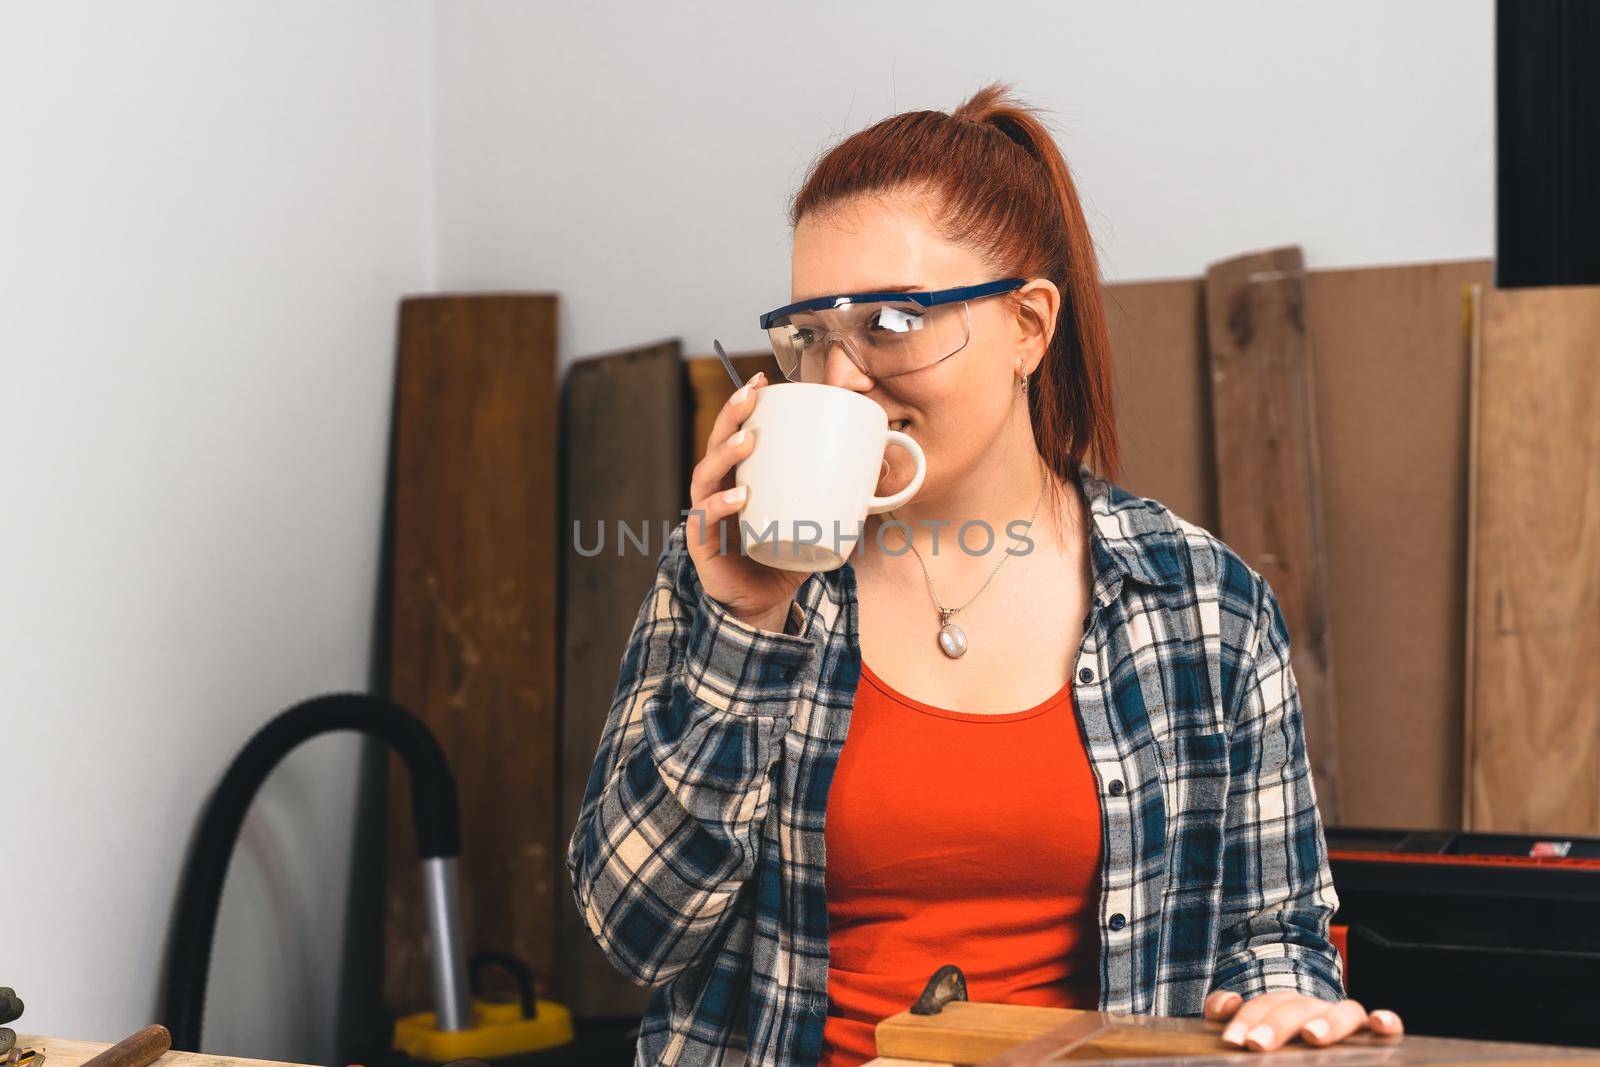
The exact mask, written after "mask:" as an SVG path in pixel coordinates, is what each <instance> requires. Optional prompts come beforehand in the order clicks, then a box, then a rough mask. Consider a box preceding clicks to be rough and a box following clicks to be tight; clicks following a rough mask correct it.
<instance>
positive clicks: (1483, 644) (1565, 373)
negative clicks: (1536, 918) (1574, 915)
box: [1464, 287, 1600, 834]
mask: <svg viewBox="0 0 1600 1067" xmlns="http://www.w3.org/2000/svg"><path fill="white" fill-rule="evenodd" d="M1472 306H1473V308H1474V310H1475V314H1474V316H1473V320H1472V321H1473V353H1474V377H1473V407H1474V429H1473V441H1474V450H1473V481H1472V485H1473V492H1472V501H1471V516H1470V534H1469V536H1470V538H1471V547H1470V551H1469V555H1470V561H1469V571H1468V573H1469V574H1470V575H1471V592H1470V596H1471V601H1470V603H1471V606H1470V610H1469V620H1470V621H1469V626H1470V634H1469V638H1468V642H1469V645H1468V656H1469V658H1468V671H1469V675H1468V682H1467V685H1468V690H1469V693H1470V699H1469V703H1468V707H1467V726H1466V746H1465V756H1464V758H1465V777H1466V791H1465V793H1466V795H1465V799H1464V815H1465V821H1466V824H1467V826H1468V828H1469V829H1472V830H1481V831H1504V832H1512V833H1539V834H1564V833H1571V834H1596V833H1600V655H1597V654H1596V653H1597V650H1600V358H1597V353H1600V287H1581V288H1578V287H1557V288H1549V289H1480V290H1478V291H1476V292H1475V294H1474V300H1473V304H1472Z"/></svg>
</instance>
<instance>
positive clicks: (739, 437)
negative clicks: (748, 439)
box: [728, 430, 745, 448]
mask: <svg viewBox="0 0 1600 1067" xmlns="http://www.w3.org/2000/svg"><path fill="white" fill-rule="evenodd" d="M744 436H745V435H744V431H743V430H740V431H739V432H738V433H736V434H734V435H733V436H732V437H730V438H728V443H729V444H730V445H733V446H734V447H735V448H737V447H738V446H739V445H742V444H744Z"/></svg>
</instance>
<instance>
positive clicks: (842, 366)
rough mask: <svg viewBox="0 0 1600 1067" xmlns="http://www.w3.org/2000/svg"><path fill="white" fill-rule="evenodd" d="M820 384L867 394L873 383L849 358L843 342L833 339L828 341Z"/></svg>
mask: <svg viewBox="0 0 1600 1067" xmlns="http://www.w3.org/2000/svg"><path fill="white" fill-rule="evenodd" d="M822 384H824V385H837V386H838V387H839V388H841V389H849V390H852V391H854V392H857V393H867V392H871V391H872V385H873V381H872V379H871V378H870V377H869V376H867V375H866V374H863V373H862V371H861V368H860V367H858V366H856V364H855V361H854V360H853V359H851V358H850V353H849V352H847V351H845V347H844V342H843V341H840V340H838V339H836V338H835V339H830V340H829V342H828V351H827V355H826V356H825V357H824V358H823V362H822Z"/></svg>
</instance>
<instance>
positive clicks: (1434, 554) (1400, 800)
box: [1106, 260, 1492, 829]
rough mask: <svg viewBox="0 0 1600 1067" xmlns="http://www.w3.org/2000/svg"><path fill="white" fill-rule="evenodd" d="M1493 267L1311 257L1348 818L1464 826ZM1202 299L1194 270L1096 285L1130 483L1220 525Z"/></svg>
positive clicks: (1309, 305) (1208, 524)
mask: <svg viewBox="0 0 1600 1067" xmlns="http://www.w3.org/2000/svg"><path fill="white" fill-rule="evenodd" d="M1491 274H1492V271H1491V264H1490V262H1489V261H1488V260H1459V261H1454V262H1445V263H1417V264H1403V265H1398V266H1388V267H1355V268H1342V269H1338V270H1309V271H1307V272H1306V280H1305V286H1306V327H1307V332H1308V335H1309V337H1310V340H1311V350H1312V353H1313V357H1314V358H1315V360H1316V373H1315V375H1314V379H1313V403H1314V406H1315V408H1316V411H1317V421H1318V424H1319V426H1320V432H1321V436H1320V438H1319V447H1320V449H1321V458H1322V490H1323V528H1324V531H1325V533H1326V535H1327V541H1326V551H1327V558H1328V579H1329V586H1328V607H1329V619H1330V625H1331V629H1332V632H1333V633H1334V635H1335V641H1334V647H1333V656H1334V659H1333V663H1334V672H1333V673H1334V687H1335V689H1334V691H1335V694H1336V699H1337V701H1338V706H1339V708H1340V712H1341V714H1340V721H1339V762H1340V772H1341V780H1342V785H1343V789H1342V791H1341V792H1342V794H1343V795H1342V801H1343V803H1342V811H1341V816H1342V821H1343V822H1344V823H1345V824H1346V825H1351V826H1378V827H1382V826H1393V827H1438V828H1444V829H1457V828H1459V827H1460V826H1461V759H1462V743H1461V738H1462V732H1461V722H1462V703H1463V692H1464V689H1463V678H1464V672H1465V656H1464V642H1463V633H1462V631H1463V626H1464V622H1463V620H1464V619H1465V617H1466V616H1465V611H1466V581H1465V576H1466V542H1467V539H1466V514H1467V350H1466V344H1465V341H1464V334H1463V328H1462V324H1463V315H1462V307H1463V304H1462V293H1463V290H1464V287H1465V286H1467V285H1469V284H1472V283H1475V282H1476V283H1487V282H1488V281H1489V279H1490V277H1491ZM1203 304H1204V283H1203V281H1202V280H1201V279H1199V278H1178V279H1164V280H1157V281H1141V282H1123V283H1117V284H1114V285H1110V286H1108V287H1107V288H1106V307H1107V311H1108V318H1109V320H1110V324H1111V335H1112V343H1113V347H1114V348H1115V350H1116V354H1117V367H1116V389H1117V412H1118V419H1119V423H1120V430H1121V434H1122V441H1123V446H1124V474H1123V482H1124V484H1125V485H1126V486H1127V487H1128V488H1129V489H1130V490H1132V491H1134V492H1137V493H1140V494H1142V495H1145V496H1149V497H1153V498H1155V499H1157V500H1160V501H1161V502H1162V503H1164V504H1166V505H1167V506H1168V507H1170V508H1172V509H1173V510H1174V511H1175V512H1177V513H1178V514H1179V515H1182V516H1183V517H1184V518H1187V519H1189V520H1190V521H1192V522H1195V523H1197V524H1198V525H1200V526H1202V527H1205V528H1206V529H1209V530H1212V531H1216V530H1217V522H1216V517H1215V516H1216V497H1215V492H1214V488H1213V484H1212V479H1213V477H1214V475H1213V472H1212V471H1211V469H1210V456H1211V455H1212V443H1211V441H1210V436H1209V435H1210V429H1209V424H1210V398H1209V388H1208V387H1207V386H1206V384H1205V383H1204V373H1203V370H1204V367H1205V344H1204V336H1205V316H1204V311H1203ZM1290 636H1291V640H1293V639H1294V638H1295V635H1294V634H1292V633H1291V635H1290Z"/></svg>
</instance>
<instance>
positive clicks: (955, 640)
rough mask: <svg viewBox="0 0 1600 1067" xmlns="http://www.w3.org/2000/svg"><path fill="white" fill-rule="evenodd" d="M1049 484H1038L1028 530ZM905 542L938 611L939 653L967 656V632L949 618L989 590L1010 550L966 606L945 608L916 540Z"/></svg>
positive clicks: (1048, 481)
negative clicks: (918, 549)
mask: <svg viewBox="0 0 1600 1067" xmlns="http://www.w3.org/2000/svg"><path fill="white" fill-rule="evenodd" d="M1049 484H1050V476H1049V475H1048V474H1047V475H1045V477H1044V480H1043V481H1041V482H1040V483H1039V499H1038V500H1035V501H1034V502H1033V514H1032V515H1030V516H1029V517H1028V529H1029V530H1032V529H1033V520H1034V519H1036V518H1038V517H1039V505H1040V504H1042V503H1044V491H1045V488H1046V487H1047V486H1049ZM889 517H890V518H895V514H894V512H893V511H891V512H889ZM896 521H898V519H896ZM906 541H907V542H908V543H909V544H910V545H911V551H912V552H913V553H914V554H915V555H916V557H917V563H918V564H919V565H920V566H921V567H922V577H923V580H924V581H926V582H927V583H928V592H929V593H931V594H933V603H934V605H935V606H936V607H937V608H938V610H939V651H940V652H943V653H944V654H945V655H947V656H949V657H950V658H951V659H960V658H961V657H962V656H964V655H966V654H967V632H966V631H965V630H963V629H962V628H961V627H959V626H957V625H956V624H955V623H953V622H951V621H950V616H952V615H954V614H955V613H956V612H958V611H960V610H961V608H964V607H967V605H969V604H971V603H972V602H973V601H974V600H977V599H978V598H979V597H980V596H982V595H983V591H984V590H985V589H987V588H989V583H990V582H992V581H994V576H995V575H996V574H999V573H1000V568H1001V567H1004V566H1005V565H1006V560H1008V559H1010V558H1011V550H1010V549H1009V548H1008V549H1007V550H1006V553H1005V555H1003V556H1001V557H1000V562H999V563H996V564H995V565H994V570H992V571H990V572H989V577H988V578H986V579H984V583H983V584H982V585H981V586H979V587H978V591H977V592H976V593H973V594H972V596H971V597H969V598H968V599H967V603H966V604H962V605H961V606H960V607H955V608H947V607H945V606H944V601H942V600H940V599H939V591H938V590H937V589H935V588H934V587H933V578H932V577H930V576H929V574H928V565H927V563H925V562H923V559H922V553H921V552H918V551H917V542H916V540H915V539H914V538H912V537H911V535H910V534H907V535H906Z"/></svg>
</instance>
